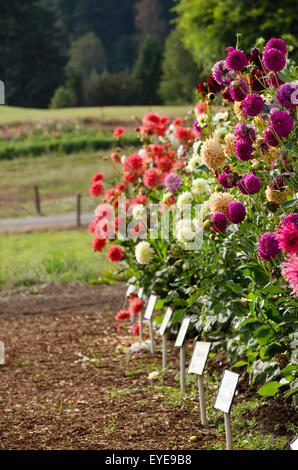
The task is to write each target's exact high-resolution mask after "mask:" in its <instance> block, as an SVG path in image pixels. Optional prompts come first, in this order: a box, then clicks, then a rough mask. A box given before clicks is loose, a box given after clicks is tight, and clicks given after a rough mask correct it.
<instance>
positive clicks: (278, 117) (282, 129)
mask: <svg viewBox="0 0 298 470" xmlns="http://www.w3.org/2000/svg"><path fill="white" fill-rule="evenodd" d="M293 125H294V120H293V118H292V116H290V115H289V114H288V113H285V112H284V111H275V112H274V113H272V114H271V115H270V123H269V128H270V129H272V131H275V132H276V134H277V135H278V136H279V137H286V136H287V135H289V134H290V133H291V132H292V129H293Z"/></svg>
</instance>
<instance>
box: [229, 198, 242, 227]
mask: <svg viewBox="0 0 298 470" xmlns="http://www.w3.org/2000/svg"><path fill="white" fill-rule="evenodd" d="M245 215H246V209H245V206H244V204H242V202H240V201H232V202H230V203H229V204H228V205H227V217H228V219H229V220H230V221H231V222H233V223H234V224H240V222H242V221H243V220H244V219H245Z"/></svg>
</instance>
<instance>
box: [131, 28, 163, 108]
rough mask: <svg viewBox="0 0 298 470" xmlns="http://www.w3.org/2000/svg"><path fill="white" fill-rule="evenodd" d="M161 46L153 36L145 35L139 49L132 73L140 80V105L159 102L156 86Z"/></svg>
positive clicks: (158, 75) (160, 61) (157, 83)
mask: <svg viewBox="0 0 298 470" xmlns="http://www.w3.org/2000/svg"><path fill="white" fill-rule="evenodd" d="M162 54H163V47H162V44H161V42H160V41H159V40H158V39H157V38H154V37H151V36H147V38H146V39H145V40H144V42H143V45H142V47H141V49H140V52H139V56H138V59H137V61H136V64H135V66H134V69H133V75H134V77H136V78H137V79H138V80H139V82H140V103H139V104H140V105H147V104H151V105H154V104H160V103H161V98H160V96H159V92H158V87H159V82H160V78H161V64H162Z"/></svg>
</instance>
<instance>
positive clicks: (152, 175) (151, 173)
mask: <svg viewBox="0 0 298 470" xmlns="http://www.w3.org/2000/svg"><path fill="white" fill-rule="evenodd" d="M143 183H144V185H145V186H146V187H147V188H153V187H154V186H157V185H158V184H159V183H160V174H159V172H158V171H157V170H156V169H155V168H149V170H147V171H145V173H144V175H143Z"/></svg>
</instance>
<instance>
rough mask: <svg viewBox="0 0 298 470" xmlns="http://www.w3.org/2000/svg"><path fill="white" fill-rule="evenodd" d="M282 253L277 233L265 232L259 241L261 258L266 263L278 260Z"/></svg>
mask: <svg viewBox="0 0 298 470" xmlns="http://www.w3.org/2000/svg"><path fill="white" fill-rule="evenodd" d="M279 251H280V248H279V244H278V239H277V236H276V233H274V232H265V233H263V235H262V236H261V237H260V239H259V256H260V258H262V259H263V260H264V261H271V258H273V259H274V258H276V256H277V255H278V253H279Z"/></svg>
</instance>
